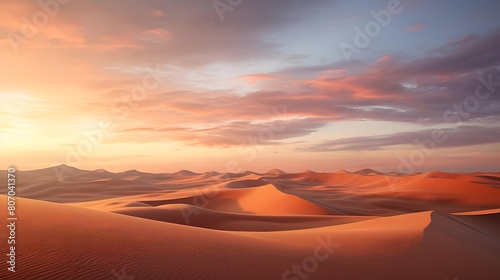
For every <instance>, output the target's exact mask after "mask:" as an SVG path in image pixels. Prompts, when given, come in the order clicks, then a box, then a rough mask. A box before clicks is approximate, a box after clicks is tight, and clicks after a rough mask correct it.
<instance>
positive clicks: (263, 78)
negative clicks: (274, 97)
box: [240, 74, 275, 85]
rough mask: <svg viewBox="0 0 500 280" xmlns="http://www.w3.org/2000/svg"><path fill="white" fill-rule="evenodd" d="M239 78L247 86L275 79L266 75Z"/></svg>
mask: <svg viewBox="0 0 500 280" xmlns="http://www.w3.org/2000/svg"><path fill="white" fill-rule="evenodd" d="M240 78H241V79H243V80H244V81H245V82H246V83H247V84H249V85H256V84H257V83H258V82H261V81H266V80H274V79H275V77H274V76H273V75H268V74H250V75H244V76H241V77H240Z"/></svg>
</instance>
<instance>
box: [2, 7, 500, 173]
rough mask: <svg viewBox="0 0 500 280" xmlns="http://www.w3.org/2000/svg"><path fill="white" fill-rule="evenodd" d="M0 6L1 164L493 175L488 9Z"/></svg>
mask: <svg viewBox="0 0 500 280" xmlns="http://www.w3.org/2000/svg"><path fill="white" fill-rule="evenodd" d="M0 8H1V10H2V17H0V61H1V63H2V67H0V155H1V158H0V165H1V166H2V167H1V168H0V169H6V168H7V167H8V166H10V165H14V166H17V168H18V169H22V170H29V169H38V168H44V167H49V166H55V165H60V164H66V165H70V166H74V167H77V168H80V169H90V170H92V169H100V168H104V169H107V170H110V171H123V170H129V169H138V170H141V171H149V172H174V171H178V170H181V169H189V170H192V171H196V172H204V171H211V170H215V171H220V172H241V171H245V170H253V171H258V172H265V171H267V170H269V169H272V168H280V169H282V170H285V171H287V172H300V171H303V170H305V169H311V170H314V171H318V172H331V171H336V170H340V169H346V170H350V171H355V170H358V169H362V168H373V169H376V170H380V171H399V172H407V173H412V172H425V171H429V170H441V171H449V172H474V171H494V172H498V171H500V163H499V161H498V159H499V158H500V129H499V125H498V123H499V122H498V121H499V119H500V17H498V14H499V12H500V2H499V1H487V0H477V1H465V0H463V1H451V0H448V1H430V0H401V1H397V0H387V1H386V0H384V1H378V0H373V1H340V0H338V1H337V0H308V1H303V0H273V1H269V0H215V1H213V0H182V1H181V0H145V1H132V0H107V1H101V0H86V1H83V0H42V1H32V0H27V1H15V0H5V1H2V2H1V3H0Z"/></svg>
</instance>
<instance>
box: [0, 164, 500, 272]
mask: <svg viewBox="0 0 500 280" xmlns="http://www.w3.org/2000/svg"><path fill="white" fill-rule="evenodd" d="M57 168H63V169H64V171H65V172H64V176H63V177H59V178H58V177H57V176H56V172H54V168H47V169H40V170H33V171H18V172H17V174H16V176H17V180H18V186H17V194H16V199H17V211H18V226H17V243H16V248H17V251H16V269H17V271H16V273H15V274H11V273H10V272H9V271H8V270H7V269H2V270H0V279H33V280H35V279H36V280H39V279H121V280H125V279H126V280H131V279H136V280H139V279H180V280H189V279H214V280H216V279H217V280H220V279H289V280H300V279H332V280H333V279H335V280H342V279H359V280H363V279H380V280H386V279H419V280H420V279H426V280H427V279H436V280H444V279H460V280H462V279H476V280H480V279H491V280H495V279H498V276H499V275H500V266H499V260H500V174H499V173H489V174H487V173H467V174H466V173H454V174H452V173H443V172H427V173H417V174H382V173H378V172H376V171H374V170H370V169H364V170H360V171H357V172H347V171H338V172H332V173H316V172H313V171H309V170H308V171H304V172H301V173H285V172H283V171H281V170H278V169H274V170H270V171H269V172H267V173H263V174H260V173H254V172H244V173H239V174H224V173H217V172H208V173H201V174H198V173H193V172H190V171H185V170H184V171H179V172H176V173H168V174H167V173H164V174H151V173H143V172H140V171H136V170H130V171H126V172H120V173H110V172H108V171H106V170H94V171H85V170H80V169H76V168H72V167H68V166H59V167H57ZM6 177H7V172H6V171H5V170H4V171H1V173H0V180H2V182H4V181H6V180H7V178H6ZM2 191H3V195H2V198H1V199H2V201H3V203H2V204H3V205H5V201H6V197H5V191H4V190H2ZM1 213H2V215H3V216H2V219H4V220H5V215H6V212H5V211H1ZM4 232H5V231H2V235H3V234H4ZM2 239H4V238H2ZM2 243H3V244H2V246H1V250H2V255H3V256H5V255H6V254H7V253H8V252H7V247H6V242H3V241H2ZM3 263H4V264H3V266H6V264H5V262H3ZM56 275H57V277H56ZM13 277H14V278H13Z"/></svg>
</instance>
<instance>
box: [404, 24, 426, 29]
mask: <svg viewBox="0 0 500 280" xmlns="http://www.w3.org/2000/svg"><path fill="white" fill-rule="evenodd" d="M426 25H427V24H425V23H419V24H414V25H410V26H408V27H406V30H410V31H420V30H422V29H424V27H425V26H426Z"/></svg>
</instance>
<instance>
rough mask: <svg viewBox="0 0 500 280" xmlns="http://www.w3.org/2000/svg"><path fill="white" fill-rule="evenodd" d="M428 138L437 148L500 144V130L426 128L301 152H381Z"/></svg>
mask: <svg viewBox="0 0 500 280" xmlns="http://www.w3.org/2000/svg"><path fill="white" fill-rule="evenodd" d="M434 133H439V135H440V136H438V138H436V139H446V140H445V141H444V142H443V143H438V142H440V140H439V141H435V140H432V139H433V135H434ZM426 139H427V141H432V143H433V144H434V145H435V147H436V148H450V147H465V146H471V145H480V144H492V143H500V127H482V126H459V127H457V128H445V129H425V130H420V131H412V132H400V133H394V134H386V135H377V136H367V137H351V138H341V139H335V140H327V141H323V142H321V143H318V144H316V145H311V146H307V147H304V148H301V149H300V150H302V151H313V152H331V151H363V150H365V151H366V150H380V149H383V148H385V147H389V146H394V145H415V144H418V143H422V142H423V141H424V140H426Z"/></svg>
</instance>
